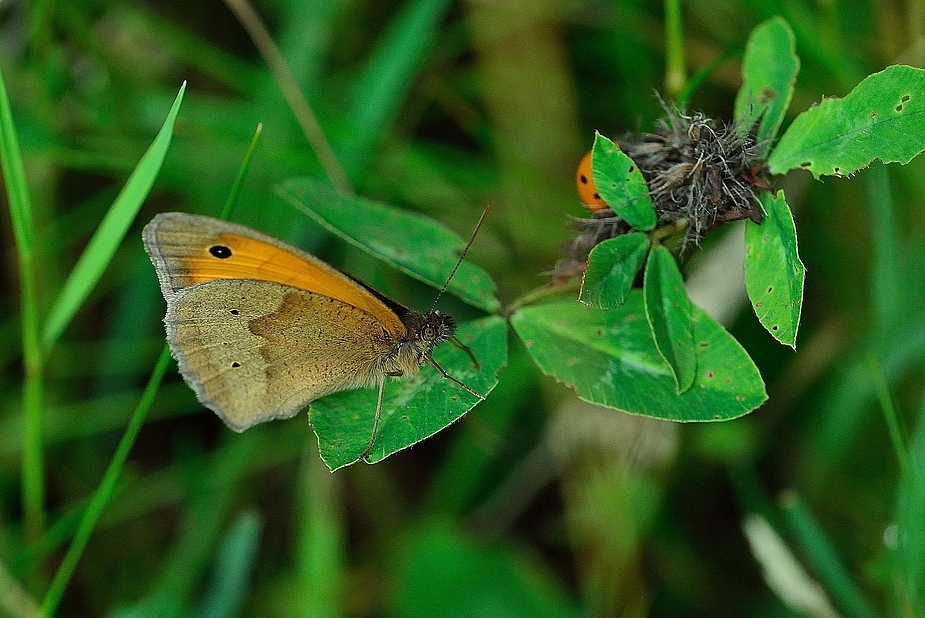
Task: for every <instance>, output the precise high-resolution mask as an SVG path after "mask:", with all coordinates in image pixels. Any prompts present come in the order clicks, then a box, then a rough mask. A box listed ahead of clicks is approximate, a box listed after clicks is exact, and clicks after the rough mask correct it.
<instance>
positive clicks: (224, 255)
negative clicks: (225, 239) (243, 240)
mask: <svg viewBox="0 0 925 618" xmlns="http://www.w3.org/2000/svg"><path fill="white" fill-rule="evenodd" d="M209 253H211V254H212V256H213V257H217V258H218V259H220V260H226V259H228V258H230V257H231V249H229V248H228V247H226V246H225V245H212V246H211V247H209Z"/></svg>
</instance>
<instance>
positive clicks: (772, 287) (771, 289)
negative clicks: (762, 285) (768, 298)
mask: <svg viewBox="0 0 925 618" xmlns="http://www.w3.org/2000/svg"><path fill="white" fill-rule="evenodd" d="M773 291H774V286H773V285H769V286H768V294H770V293H771V292H773Z"/></svg>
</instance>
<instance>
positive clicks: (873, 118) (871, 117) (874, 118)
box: [870, 112, 877, 120]
mask: <svg viewBox="0 0 925 618" xmlns="http://www.w3.org/2000/svg"><path fill="white" fill-rule="evenodd" d="M870 119H871V120H876V119H877V112H871V113H870Z"/></svg>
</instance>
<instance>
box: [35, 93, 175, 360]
mask: <svg viewBox="0 0 925 618" xmlns="http://www.w3.org/2000/svg"><path fill="white" fill-rule="evenodd" d="M184 92H186V83H185V82H184V83H183V86H181V87H180V92H179V93H178V94H177V97H176V99H175V100H174V102H173V106H172V107H171V108H170V111H169V112H168V114H167V119H166V120H164V125H163V126H162V127H161V130H160V131H159V132H158V134H157V137H155V138H154V141H153V142H152V143H151V146H150V147H148V150H147V151H146V152H145V154H144V155H143V156H142V157H141V160H140V161H138V165H137V166H135V169H134V171H132V173H131V175H130V176H129V177H128V180H127V181H126V182H125V186H124V187H122V191H120V192H119V195H117V196H116V199H115V201H114V202H113V203H112V206H110V207H109V210H108V211H107V212H106V215H105V216H104V217H103V220H102V221H101V222H100V224H99V226H98V227H97V228H96V232H94V233H93V237H92V238H91V239H90V242H89V243H88V244H87V248H86V249H84V252H83V253H82V254H81V255H80V258H79V259H78V260H77V264H75V265H74V269H73V270H72V271H71V274H70V275H69V276H68V278H67V281H66V282H65V283H64V288H63V289H62V290H61V293H60V294H58V297H57V298H56V299H55V303H54V305H52V307H51V311H50V312H49V315H48V320H47V322H46V323H45V332H44V333H43V335H42V344H43V346H44V347H45V349H46V350H47V349H49V348H51V347H52V346H53V345H54V344H55V343H56V342H57V341H58V338H59V337H60V336H61V333H63V332H64V330H65V329H66V328H67V326H68V324H70V323H71V320H72V319H74V315H75V314H76V313H77V310H78V309H79V308H80V307H81V305H83V303H84V301H85V300H86V299H87V297H88V296H89V295H90V292H92V291H93V288H94V287H95V286H96V284H97V282H98V281H99V280H100V277H102V276H103V271H105V270H106V267H107V266H108V265H109V262H110V261H111V260H112V256H113V255H115V253H116V249H118V248H119V245H120V244H122V241H123V240H124V239H125V235H126V234H127V233H128V229H129V227H130V226H131V224H132V222H133V221H134V220H135V216H136V215H137V214H138V211H139V210H140V209H141V205H142V204H144V201H145V200H146V199H147V197H148V193H150V191H151V187H152V186H153V185H154V180H155V179H156V178H157V175H158V173H159V172H160V171H161V164H163V162H164V157H165V156H166V155H167V149H168V148H169V147H170V141H171V139H172V138H173V125H174V122H175V121H176V119H177V114H179V113H180V104H181V103H182V102H183V94H184Z"/></svg>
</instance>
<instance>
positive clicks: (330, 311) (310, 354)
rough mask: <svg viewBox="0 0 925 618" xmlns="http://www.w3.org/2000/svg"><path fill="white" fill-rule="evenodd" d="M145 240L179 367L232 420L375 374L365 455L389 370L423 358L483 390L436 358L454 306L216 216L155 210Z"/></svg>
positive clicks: (411, 366)
mask: <svg viewBox="0 0 925 618" xmlns="http://www.w3.org/2000/svg"><path fill="white" fill-rule="evenodd" d="M143 239H144V246H145V251H147V252H148V255H149V256H150V258H151V262H153V264H154V268H155V270H156V271H157V278H158V281H159V282H160V286H161V292H162V293H163V294H164V298H165V299H166V300H167V315H166V316H165V317H164V324H165V325H166V329H167V342H168V343H169V345H170V349H171V351H172V352H173V356H174V358H176V359H177V363H178V365H179V368H180V373H181V374H182V375H183V378H184V379H185V380H186V382H187V384H189V385H190V387H191V388H192V389H193V390H194V391H195V392H196V396H197V397H198V398H199V401H200V402H201V403H202V404H203V405H204V406H206V407H207V408H210V409H211V410H213V411H214V412H215V413H216V414H218V416H219V417H220V418H221V419H222V420H223V421H225V424H227V425H228V426H229V427H230V428H231V429H233V430H235V431H239V432H240V431H244V430H245V429H247V428H249V427H252V426H254V425H256V424H257V423H262V422H264V421H269V420H273V419H283V418H290V417H292V416H294V415H296V414H297V413H298V412H299V411H300V410H301V409H302V408H304V407H305V406H306V405H308V404H309V403H311V402H312V401H314V400H316V399H319V398H321V397H324V396H325V395H330V394H332V393H336V392H338V391H342V390H347V389H353V388H360V387H368V386H376V385H378V387H379V399H378V403H377V404H376V416H375V421H374V425H373V430H372V435H371V437H370V441H369V445H368V446H367V448H366V452H364V454H363V456H364V457H365V455H366V453H367V452H369V449H370V448H371V447H372V445H373V442H374V441H375V438H376V430H377V428H378V424H379V416H380V411H381V405H382V388H383V384H384V382H385V378H386V376H402V375H414V374H415V373H417V371H418V370H419V369H420V368H421V366H423V365H424V364H426V363H430V364H432V365H433V366H434V367H436V368H437V369H438V370H439V371H440V372H441V373H442V374H443V376H444V377H446V378H448V379H450V380H452V381H454V382H456V383H457V384H459V385H460V386H462V387H463V388H465V389H466V390H467V391H469V392H470V393H472V394H473V395H475V396H477V397H479V398H480V399H484V397H483V396H482V395H480V394H478V393H476V392H475V391H473V390H472V389H470V388H469V387H467V386H466V385H465V384H462V383H461V382H459V381H458V380H456V379H455V378H453V377H452V376H450V375H448V374H447V373H446V372H445V371H444V370H443V369H442V368H441V367H440V366H439V365H438V364H437V363H436V362H435V361H434V360H433V359H432V358H431V352H432V351H433V349H434V348H435V347H436V346H438V345H440V344H441V343H443V342H445V341H448V340H450V339H452V337H453V334H454V332H455V331H456V323H455V322H454V320H453V318H452V317H451V316H449V315H445V314H443V313H441V312H439V311H436V310H433V309H432V310H431V311H429V312H427V313H421V312H419V311H414V310H413V309H408V308H407V307H405V306H403V305H401V304H400V303H398V302H396V301H394V300H392V299H390V298H388V297H387V296H385V295H383V294H380V293H379V292H377V291H376V290H374V289H373V288H371V287H370V286H368V285H366V284H365V283H362V282H360V281H358V280H356V279H353V278H352V277H350V276H349V275H346V274H344V273H342V272H340V271H339V270H337V269H335V268H333V267H332V266H329V265H328V264H326V263H325V262H322V261H321V260H319V259H318V258H316V257H314V256H312V255H309V254H308V253H306V252H304V251H302V250H300V249H297V248H295V247H292V246H290V245H287V244H286V243H284V242H282V241H280V240H277V239H275V238H273V237H271V236H267V235H266V234H261V233H260V232H257V231H255V230H252V229H250V228H247V227H244V226H242V225H237V224H234V223H229V222H227V221H221V220H219V219H213V218H211V217H204V216H200V215H191V214H185V213H178V212H172V213H162V214H159V215H157V216H156V217H154V219H153V220H152V221H151V222H150V223H148V225H146V226H145V228H144V231H143ZM451 276H452V275H451ZM458 345H460V346H461V345H462V344H458ZM470 356H471V353H470ZM473 360H474V359H473Z"/></svg>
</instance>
